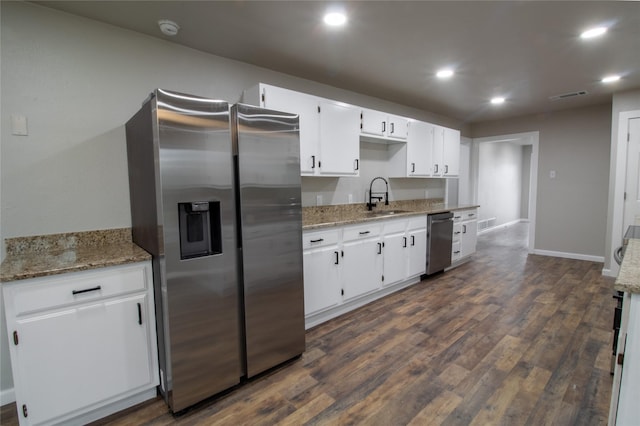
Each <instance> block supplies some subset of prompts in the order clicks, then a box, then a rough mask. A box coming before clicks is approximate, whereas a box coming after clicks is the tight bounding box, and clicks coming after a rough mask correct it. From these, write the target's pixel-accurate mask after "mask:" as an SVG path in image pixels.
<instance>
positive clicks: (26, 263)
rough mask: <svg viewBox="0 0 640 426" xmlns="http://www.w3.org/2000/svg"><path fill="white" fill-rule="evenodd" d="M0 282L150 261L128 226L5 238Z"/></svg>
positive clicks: (149, 257)
mask: <svg viewBox="0 0 640 426" xmlns="http://www.w3.org/2000/svg"><path fill="white" fill-rule="evenodd" d="M6 247H7V256H6V258H5V259H4V261H3V262H2V265H0V282H10V281H16V280H24V279H28V278H37V277H45V276H50V275H57V274H63V273H66V272H77V271H84V270H88V269H96V268H102V267H106V266H115V265H123V264H127V263H135V262H142V261H145V260H150V259H151V255H150V254H149V253H147V252H146V251H144V250H143V249H141V248H140V247H138V246H137V245H135V244H134V243H133V242H131V230H130V229H129V228H119V229H108V230H101V231H89V232H73V233H67V234H52V235H42V236H34V237H17V238H7V239H6Z"/></svg>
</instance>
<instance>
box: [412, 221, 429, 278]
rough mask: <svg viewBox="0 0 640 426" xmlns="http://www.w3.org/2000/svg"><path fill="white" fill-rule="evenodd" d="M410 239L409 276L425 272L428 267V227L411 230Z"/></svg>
mask: <svg viewBox="0 0 640 426" xmlns="http://www.w3.org/2000/svg"><path fill="white" fill-rule="evenodd" d="M408 240H409V242H408V244H409V271H408V274H407V276H409V277H413V276H415V275H421V274H424V273H425V272H426V268H427V229H426V228H424V229H415V230H413V231H409V236H408Z"/></svg>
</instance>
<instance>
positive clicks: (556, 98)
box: [549, 90, 589, 101]
mask: <svg viewBox="0 0 640 426" xmlns="http://www.w3.org/2000/svg"><path fill="white" fill-rule="evenodd" d="M588 94H589V92H587V91H586V90H580V91H578V92H569V93H563V94H561V95H555V96H549V99H550V100H552V101H560V100H562V99H568V98H575V97H576V96H586V95H588Z"/></svg>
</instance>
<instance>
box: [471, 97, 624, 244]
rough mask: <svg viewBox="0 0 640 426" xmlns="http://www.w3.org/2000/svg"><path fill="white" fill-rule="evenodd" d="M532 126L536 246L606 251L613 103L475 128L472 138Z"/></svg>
mask: <svg viewBox="0 0 640 426" xmlns="http://www.w3.org/2000/svg"><path fill="white" fill-rule="evenodd" d="M533 131H539V132H540V136H539V158H538V182H537V184H538V196H537V209H536V235H535V249H537V250H547V251H556V252H563V253H573V254H582V255H587V256H604V253H605V231H606V226H605V225H606V221H607V197H608V181H609V149H610V140H611V139H610V138H611V104H609V103H607V104H604V105H596V106H590V107H586V108H576V109H572V110H567V111H560V112H556V113H547V114H538V115H531V116H525V117H517V118H512V119H507V120H502V121H492V122H485V123H478V124H475V125H473V126H472V127H471V133H472V136H473V137H474V138H479V137H488V136H496V135H505V134H513V133H522V132H533ZM550 170H555V171H556V172H557V176H556V178H555V179H550V178H549V171H550Z"/></svg>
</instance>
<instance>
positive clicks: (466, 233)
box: [460, 220, 478, 257]
mask: <svg viewBox="0 0 640 426" xmlns="http://www.w3.org/2000/svg"><path fill="white" fill-rule="evenodd" d="M477 241H478V221H477V220H470V221H467V222H462V235H461V236H460V257H465V256H469V255H470V254H473V253H475V252H476V243H477Z"/></svg>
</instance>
